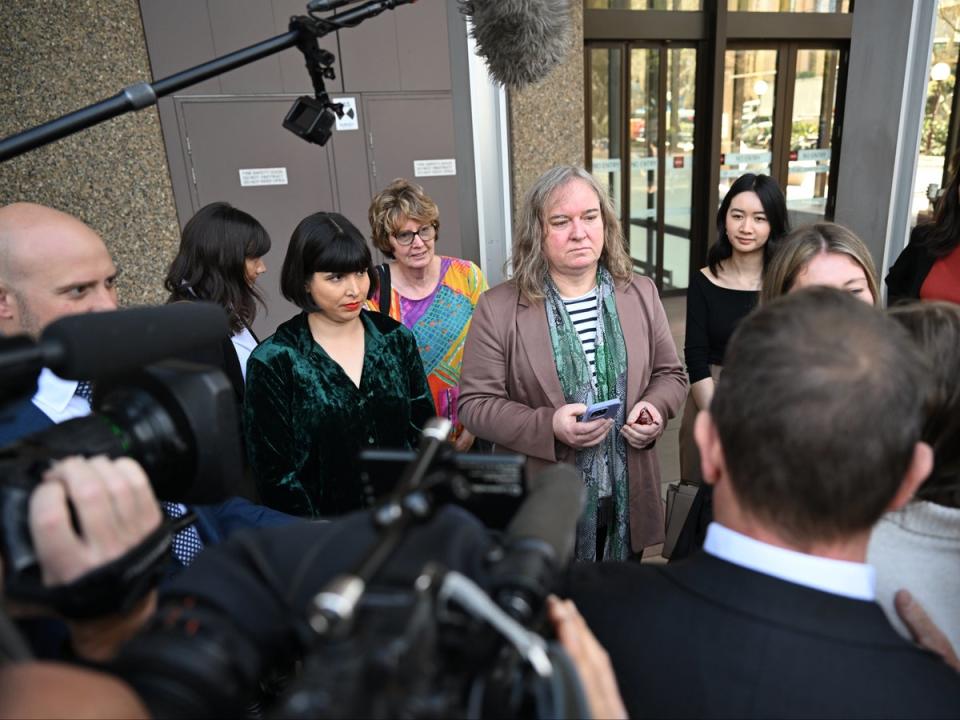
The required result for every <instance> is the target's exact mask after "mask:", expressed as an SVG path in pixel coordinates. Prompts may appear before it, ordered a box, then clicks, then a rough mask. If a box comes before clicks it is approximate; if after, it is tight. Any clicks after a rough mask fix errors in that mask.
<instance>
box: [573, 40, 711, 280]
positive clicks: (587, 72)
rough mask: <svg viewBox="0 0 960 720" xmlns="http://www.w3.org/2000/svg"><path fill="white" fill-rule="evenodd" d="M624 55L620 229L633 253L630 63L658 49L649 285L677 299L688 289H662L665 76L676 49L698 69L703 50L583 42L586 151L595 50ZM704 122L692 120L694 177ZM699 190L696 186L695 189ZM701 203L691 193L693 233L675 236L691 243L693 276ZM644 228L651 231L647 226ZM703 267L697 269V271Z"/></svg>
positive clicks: (690, 45)
mask: <svg viewBox="0 0 960 720" xmlns="http://www.w3.org/2000/svg"><path fill="white" fill-rule="evenodd" d="M603 49H606V50H614V49H617V50H620V54H621V58H622V60H621V63H620V65H621V68H620V98H619V103H620V108H621V110H622V112H623V117H622V118H621V122H620V137H619V141H620V147H621V148H623V151H622V152H621V158H620V207H619V208H618V210H619V215H620V225H621V227H622V228H623V236H624V238H623V239H624V242H625V243H626V245H627V250H628V252H629V249H630V227H631V224H632V220H631V217H630V179H631V165H632V159H631V157H630V123H629V118H628V117H627V115H626V112H627V109H628V108H629V107H630V85H631V83H630V63H631V53H632V51H633V50H658V51H659V53H658V61H657V98H658V100H657V205H656V217H657V220H656V223H655V224H654V226H653V228H652V229H654V230H655V231H656V251H655V264H654V274H653V275H648V277H650V279H651V280H653V281H654V283H655V284H656V286H657V290H658V291H660V294H661V295H663V296H673V295H685V294H686V292H687V290H686V288H681V289H679V290H666V291H665V290H664V289H663V274H664V266H663V253H664V244H665V239H666V231H667V225H666V221H665V213H666V182H667V180H666V178H667V175H666V169H667V144H666V140H665V138H666V132H665V130H666V127H667V124H666V123H667V103H666V96H667V89H668V87H667V79H668V78H667V74H668V68H669V53H670V50H674V49H692V50H695V51H696V53H697V59H696V63H697V67H698V68H699V67H700V63H701V57H702V53H701V47H700V44H698V43H695V42H691V41H685V42H672V41H670V40H636V41H623V42H603V41H600V42H585V43H584V60H583V72H584V83H585V85H584V86H585V87H586V88H588V92H586V93H585V115H586V118H587V121H586V122H585V123H584V147H585V148H590V147H591V146H592V140H593V138H592V137H591V120H590V119H591V118H592V117H593V100H592V95H591V93H590V92H589V89H590V87H591V73H592V69H593V68H592V59H591V51H592V50H603ZM699 75H700V72H699V69H698V71H697V76H698V77H699ZM695 88H696V91H699V89H700V83H699V82H697V83H696V84H695ZM696 106H699V101H695V107H696ZM702 122H703V121H702V120H701V119H700V117H699V116H698V115H696V114H695V115H694V152H693V157H692V159H691V163H692V168H691V169H692V174H693V177H694V178H696V176H697V171H698V164H697V159H696V155H697V152H696V148H697V145H696V142H697V138H699V136H700V135H701V133H698V132H697V128H699V126H700V125H701V124H702ZM585 160H586V168H587V170H588V171H590V172H593V157H592V153H590V152H587V153H586V157H585ZM694 187H695V185H694ZM699 202H700V196H699V194H698V193H697V192H695V191H694V192H691V197H690V230H684V229H683V228H679V227H672V230H675V231H676V232H672V233H671V234H675V235H679V236H683V235H684V234H686V236H687V237H688V239H689V240H690V258H691V263H690V268H691V269H690V272H692V271H693V264H694V263H693V261H692V260H693V258H694V240H693V238H694V218H696V217H697V215H698V207H697V205H698V203H699ZM644 227H649V226H648V225H647V224H646V223H644ZM697 267H698V268H699V265H698V266H697Z"/></svg>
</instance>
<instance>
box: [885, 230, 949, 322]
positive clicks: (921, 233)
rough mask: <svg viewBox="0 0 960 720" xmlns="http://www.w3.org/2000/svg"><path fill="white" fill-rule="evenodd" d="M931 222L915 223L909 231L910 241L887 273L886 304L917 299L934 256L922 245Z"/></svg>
mask: <svg viewBox="0 0 960 720" xmlns="http://www.w3.org/2000/svg"><path fill="white" fill-rule="evenodd" d="M931 229H933V224H932V223H928V224H925V225H917V227H915V228H914V229H913V230H911V231H910V242H909V243H907V246H906V247H905V248H904V249H903V252H901V253H900V255H899V257H897V261H896V262H895V263H894V264H893V267H891V268H890V272H889V273H887V277H886V283H887V306H888V307H892V306H893V305H896V304H897V303H898V302H901V301H909V300H919V299H920V288H922V287H923V281H924V280H926V279H927V275H928V274H929V273H930V268H932V267H933V263H934V262H936V260H937V258H936V256H935V255H934V254H933V253H931V252H930V251H929V250H927V248H926V247H924V241H925V240H926V237H927V235H929V234H930V230H931Z"/></svg>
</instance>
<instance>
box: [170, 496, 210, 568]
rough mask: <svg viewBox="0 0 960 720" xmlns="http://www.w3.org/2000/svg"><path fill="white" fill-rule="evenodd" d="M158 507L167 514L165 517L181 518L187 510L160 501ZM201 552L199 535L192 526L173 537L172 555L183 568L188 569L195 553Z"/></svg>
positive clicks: (201, 545)
mask: <svg viewBox="0 0 960 720" xmlns="http://www.w3.org/2000/svg"><path fill="white" fill-rule="evenodd" d="M160 507H162V508H163V511H164V512H165V513H166V514H167V517H169V518H173V519H174V520H176V519H177V518H182V517H183V516H184V515H186V513H187V508H186V506H185V505H182V504H181V503H175V502H166V501H161V503H160ZM201 550H203V540H201V539H200V533H198V532H197V528H196V527H195V526H194V525H192V524H191V525H188V526H187V527H185V528H184V529H183V530H181V531H180V532H178V533H176V534H175V535H174V536H173V554H174V555H175V556H176V558H177V560H179V561H180V562H181V563H182V564H183V566H184V567H188V566H189V565H190V563H192V562H193V559H194V558H195V557H196V556H197V553H198V552H200V551H201Z"/></svg>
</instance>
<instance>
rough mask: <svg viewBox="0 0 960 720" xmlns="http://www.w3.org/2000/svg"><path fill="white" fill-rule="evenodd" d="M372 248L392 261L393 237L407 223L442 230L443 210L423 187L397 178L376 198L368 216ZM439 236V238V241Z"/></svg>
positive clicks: (371, 204)
mask: <svg viewBox="0 0 960 720" xmlns="http://www.w3.org/2000/svg"><path fill="white" fill-rule="evenodd" d="M367 216H368V219H369V221H370V233H371V235H372V237H373V246H374V247H375V248H376V249H377V250H379V251H380V252H381V253H383V254H384V255H385V256H386V257H388V258H390V259H391V260H392V259H393V248H392V247H391V245H390V236H391V235H396V233H397V231H398V230H399V229H400V226H401V225H403V223H404V222H405V221H406V220H413V221H414V222H416V223H419V224H420V225H421V226H423V225H433V226H434V227H435V228H436V229H437V232H438V233H439V231H440V208H438V207H437V204H436V203H435V202H434V201H433V199H432V198H431V197H430V196H429V195H427V193H426V192H424V190H423V188H422V187H421V186H420V185H417V184H416V183H413V182H410V181H409V180H407V179H405V178H397V179H396V180H394V181H393V182H392V183H390V184H389V185H387V187H385V188H384V189H383V190H381V191H380V192H379V193H377V195H376V196H374V198H373V201H372V202H371V203H370V210H369V211H368V213H367ZM439 237H440V236H439V234H438V235H437V239H439Z"/></svg>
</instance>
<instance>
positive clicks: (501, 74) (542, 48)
mask: <svg viewBox="0 0 960 720" xmlns="http://www.w3.org/2000/svg"><path fill="white" fill-rule="evenodd" d="M458 2H459V5H460V12H461V13H462V14H464V15H467V16H468V17H470V19H471V20H472V22H473V29H472V30H471V32H470V36H471V37H472V38H473V39H474V40H476V42H477V54H478V55H480V56H481V57H482V58H484V60H486V63H487V68H488V69H489V71H490V75H491V76H492V77H493V79H494V80H496V81H497V82H498V83H500V84H501V85H508V86H510V87H514V88H519V87H523V86H524V85H529V84H531V83H536V82H539V81H540V80H543V78H545V77H546V76H547V73H549V72H550V71H551V70H552V69H553V68H554V66H555V65H557V64H559V63H560V62H561V61H563V59H564V58H565V57H566V56H567V54H568V53H569V52H570V42H571V39H570V25H571V18H570V13H571V4H570V0H458Z"/></svg>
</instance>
